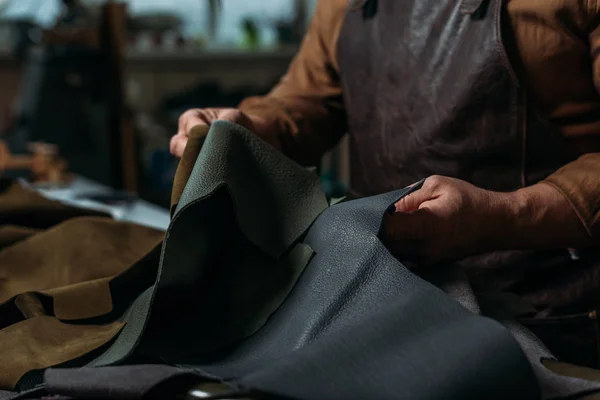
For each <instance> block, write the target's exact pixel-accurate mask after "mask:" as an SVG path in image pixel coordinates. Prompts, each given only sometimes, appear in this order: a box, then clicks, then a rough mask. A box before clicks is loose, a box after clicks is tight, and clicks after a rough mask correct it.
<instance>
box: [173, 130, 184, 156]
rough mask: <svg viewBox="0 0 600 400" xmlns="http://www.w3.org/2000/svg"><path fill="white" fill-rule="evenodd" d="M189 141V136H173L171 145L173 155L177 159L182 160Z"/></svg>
mask: <svg viewBox="0 0 600 400" xmlns="http://www.w3.org/2000/svg"><path fill="white" fill-rule="evenodd" d="M187 141H188V138H187V135H182V134H178V135H175V136H173V137H172V138H171V143H170V151H171V154H173V155H174V156H175V157H177V158H181V156H183V151H184V150H185V146H186V144H187Z"/></svg>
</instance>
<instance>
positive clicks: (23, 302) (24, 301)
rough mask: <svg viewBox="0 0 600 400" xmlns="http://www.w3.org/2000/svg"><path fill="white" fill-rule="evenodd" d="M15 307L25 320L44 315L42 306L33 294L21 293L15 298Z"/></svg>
mask: <svg viewBox="0 0 600 400" xmlns="http://www.w3.org/2000/svg"><path fill="white" fill-rule="evenodd" d="M15 305H16V306H17V308H18V309H19V311H21V314H23V317H25V318H26V319H29V318H34V317H41V316H44V315H46V312H45V311H44V306H43V305H42V302H41V301H40V299H39V298H38V296H37V295H36V294H35V293H23V294H20V295H18V296H17V297H15Z"/></svg>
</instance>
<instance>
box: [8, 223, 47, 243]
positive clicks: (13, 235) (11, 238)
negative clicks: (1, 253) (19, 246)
mask: <svg viewBox="0 0 600 400" xmlns="http://www.w3.org/2000/svg"><path fill="white" fill-rule="evenodd" d="M40 231H41V230H40V229H35V228H26V227H23V226H17V225H5V226H0V249H1V248H3V247H6V246H10V245H11V244H14V243H17V242H20V241H21V240H24V239H27V238H28V237H30V236H32V235H35V234H36V233H39V232H40Z"/></svg>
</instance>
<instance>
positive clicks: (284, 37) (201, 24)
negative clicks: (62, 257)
mask: <svg viewBox="0 0 600 400" xmlns="http://www.w3.org/2000/svg"><path fill="white" fill-rule="evenodd" d="M315 2H316V0H127V1H108V0H0V89H1V90H0V172H1V173H2V174H3V176H14V175H17V176H22V177H25V178H27V177H29V178H32V179H30V182H31V183H33V184H38V185H46V189H48V188H51V187H52V185H55V186H60V185H62V187H63V189H64V187H67V186H68V182H67V181H68V180H67V179H64V177H66V176H70V177H73V176H75V177H78V179H79V181H80V182H81V179H83V180H84V181H85V182H88V183H90V185H92V186H94V187H105V188H110V189H111V190H112V191H111V193H112V194H111V195H110V196H108V195H106V196H105V198H104V201H107V202H110V201H117V200H118V199H120V200H123V199H126V198H128V197H131V198H136V199H143V200H144V201H145V202H147V203H149V204H153V205H157V206H160V207H163V208H164V207H167V206H168V203H169V196H170V190H171V183H172V180H173V176H174V173H175V169H176V166H177V160H176V159H174V158H173V157H172V156H171V155H170V154H169V146H168V144H169V139H170V137H171V136H172V135H173V134H174V133H175V131H176V126H177V119H178V117H179V115H180V114H181V113H182V112H183V111H185V110H186V109H188V108H192V107H208V106H212V107H216V106H236V105H237V104H238V103H239V101H240V100H241V99H243V98H244V97H247V96H249V95H256V94H262V93H265V92H266V91H268V90H269V89H270V88H271V87H272V86H273V85H274V84H275V83H276V82H277V80H278V79H279V78H280V77H281V76H282V74H283V73H284V72H285V70H286V68H287V66H288V65H289V62H290V61H291V59H292V57H293V56H294V54H295V52H296V50H297V49H298V46H299V43H300V41H301V39H302V36H303V34H304V32H305V30H306V27H307V24H308V22H309V19H310V16H311V14H312V12H313V9H314V6H315ZM32 143H35V144H34V145H32ZM340 146H341V148H344V146H345V143H342V144H341V145H340ZM346 154H347V152H345V151H340V150H339V149H338V150H336V151H334V152H333V153H332V154H330V155H327V156H326V157H325V158H324V160H323V164H322V166H321V169H320V173H321V175H322V177H323V182H324V184H325V186H326V189H327V190H328V191H329V192H330V194H331V195H332V196H336V195H340V194H343V191H344V187H345V183H346V182H347V180H348V177H347V175H348V174H347V169H348V168H347V156H346ZM32 160H33V161H32ZM36 160H37V161H36ZM40 160H42V161H40ZM36 163H37V164H36ZM40 163H41V164H40ZM32 170H33V173H32ZM90 187H91V186H90ZM48 190H49V189H48ZM115 193H118V195H117V194H115ZM107 199H108V200H107ZM115 199H117V200H115ZM95 200H96V201H100V200H99V198H97V199H95Z"/></svg>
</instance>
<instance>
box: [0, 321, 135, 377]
mask: <svg viewBox="0 0 600 400" xmlns="http://www.w3.org/2000/svg"><path fill="white" fill-rule="evenodd" d="M124 325H125V324H124V323H122V322H114V323H112V324H108V325H70V324H66V323H63V322H61V321H59V320H58V319H57V318H54V317H50V316H37V317H34V318H31V319H27V320H25V321H21V322H19V323H16V324H14V325H11V326H9V327H7V328H4V329H2V330H0V388H12V387H14V386H15V385H16V384H17V383H18V381H19V379H21V378H22V377H23V375H25V374H26V373H27V372H29V371H32V370H37V369H43V368H48V367H51V366H54V365H59V364H62V363H64V362H67V361H70V360H73V359H76V358H78V357H81V356H83V355H85V354H87V353H89V352H90V351H92V350H94V349H97V348H99V347H100V346H102V345H104V344H106V343H108V342H109V341H110V340H111V339H112V338H113V337H114V336H115V335H116V334H117V333H119V331H120V330H121V329H122V328H123V326H124Z"/></svg>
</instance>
